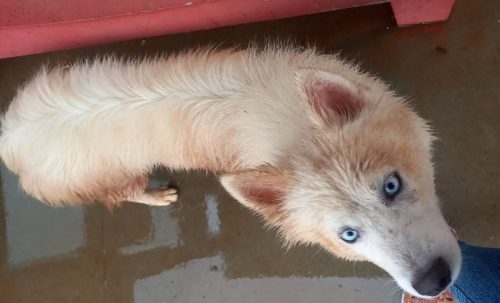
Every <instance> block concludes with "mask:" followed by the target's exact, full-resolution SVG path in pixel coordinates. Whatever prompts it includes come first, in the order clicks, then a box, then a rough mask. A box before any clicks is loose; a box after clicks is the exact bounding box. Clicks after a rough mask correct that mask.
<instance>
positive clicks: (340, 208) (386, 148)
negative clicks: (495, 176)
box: [221, 69, 461, 297]
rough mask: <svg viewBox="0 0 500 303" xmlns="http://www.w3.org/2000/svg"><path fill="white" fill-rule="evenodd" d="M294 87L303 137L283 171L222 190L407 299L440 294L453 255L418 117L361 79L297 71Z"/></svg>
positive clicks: (452, 273) (233, 181)
mask: <svg viewBox="0 0 500 303" xmlns="http://www.w3.org/2000/svg"><path fill="white" fill-rule="evenodd" d="M297 83H298V87H299V94H298V96H300V98H301V99H302V100H303V101H302V102H303V103H304V104H305V105H306V106H305V115H308V117H309V121H310V122H311V123H310V124H311V136H310V137H308V138H304V139H303V141H302V142H301V145H300V147H297V148H296V149H294V150H293V151H292V152H291V153H292V154H291V156H290V160H289V161H290V163H288V164H287V165H285V168H280V169H276V168H272V167H262V168H260V169H255V170H248V171H241V172H239V173H236V174H231V175H226V176H223V177H222V179H221V181H222V184H223V185H224V187H225V188H226V189H227V190H228V191H229V193H231V194H232V195H233V196H234V197H235V198H236V199H237V200H239V201H240V202H241V203H243V204H244V205H246V206H248V207H250V208H251V209H253V210H255V211H256V212H258V213H259V214H261V215H262V216H263V217H264V218H265V219H266V221H267V222H269V223H270V224H271V225H273V226H276V227H278V229H279V231H280V233H281V234H282V235H283V236H284V238H285V240H286V241H287V242H289V243H298V242H306V243H318V244H320V245H322V246H323V247H325V248H326V249H327V250H329V251H330V252H332V253H334V254H336V255H338V256H340V257H344V258H347V259H351V260H368V261H371V262H373V263H375V264H377V265H378V266H380V267H381V268H383V269H384V270H386V271H387V272H388V273H389V274H391V275H392V276H393V277H394V279H395V280H396V281H397V282H398V284H399V285H400V286H401V287H402V288H403V289H405V290H406V291H408V292H410V293H411V294H413V295H417V296H420V297H433V296H436V295H438V294H439V293H441V292H442V291H443V290H444V289H445V288H446V287H448V286H449V285H450V284H451V282H452V281H453V280H454V279H455V278H456V277H457V276H458V273H459V270H460V264H461V255H460V251H459V248H458V245H457V242H456V241H455V239H454V237H453V235H452V233H451V231H450V229H449V227H448V225H447V224H446V222H445V220H444V218H443V216H442V214H441V212H440V209H439V206H438V199H437V197H436V194H435V189H434V176H433V167H432V163H431V141H432V137H431V135H430V134H429V131H428V127H427V125H426V123H425V122H424V121H423V120H422V119H421V118H419V117H418V116H417V115H416V114H415V113H414V112H413V110H412V109H411V108H410V107H409V106H408V105H407V104H406V103H405V102H404V100H402V99H401V98H398V97H396V96H394V95H393V94H392V93H391V92H390V91H388V90H387V89H386V87H385V85H383V84H382V83H381V82H379V81H377V80H375V79H372V78H369V77H367V76H362V75H359V74H356V73H354V74H353V75H351V77H350V79H349V80H348V79H347V78H344V77H341V76H338V75H335V74H333V73H329V72H326V71H320V70H311V69H301V70H299V71H298V72H297Z"/></svg>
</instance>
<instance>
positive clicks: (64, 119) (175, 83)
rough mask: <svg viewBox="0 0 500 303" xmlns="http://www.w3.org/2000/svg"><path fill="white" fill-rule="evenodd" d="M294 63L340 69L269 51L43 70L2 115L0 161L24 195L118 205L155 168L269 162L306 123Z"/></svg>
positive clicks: (303, 55) (329, 61)
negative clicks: (19, 179)
mask: <svg viewBox="0 0 500 303" xmlns="http://www.w3.org/2000/svg"><path fill="white" fill-rule="evenodd" d="M298 66H303V67H311V68H312V67H325V66H330V67H333V68H336V69H341V68H342V67H343V65H341V64H340V63H339V62H337V60H335V59H334V58H332V57H322V56H318V55H316V54H314V52H312V51H305V52H301V51H295V50H291V49H290V50H288V49H278V48H270V49H268V50H265V51H256V50H253V49H249V50H243V51H236V50H224V51H213V50H206V51H196V52H191V53H185V54H180V55H176V56H172V57H169V58H160V57H159V58H154V59H146V60H140V61H130V60H119V59H112V58H106V59H101V60H97V61H95V62H90V63H89V62H85V63H81V64H75V65H72V66H66V67H57V68H54V69H51V70H48V69H43V70H42V71H41V72H39V73H38V74H37V75H36V76H35V77H34V78H33V79H32V80H31V81H30V82H28V83H27V84H26V85H25V86H24V87H23V88H22V89H20V91H19V92H18V94H17V96H16V98H15V99H14V101H13V102H12V104H11V105H10V108H9V109H8V111H7V112H6V114H5V116H4V117H3V120H2V136H1V138H0V154H1V157H2V158H3V160H4V161H5V163H6V165H7V166H8V167H9V168H10V169H11V170H13V171H14V172H15V173H17V174H19V175H20V177H21V184H22V187H23V188H24V189H25V190H26V191H27V192H28V193H29V194H31V195H33V196H35V197H37V198H38V199H40V200H43V201H46V202H48V203H52V204H59V203H63V202H66V203H75V202H82V201H84V200H105V201H106V200H112V201H113V202H118V201H120V200H123V199H126V198H128V197H130V195H132V194H133V193H134V192H136V191H138V190H142V189H143V188H144V186H145V182H146V181H145V179H146V178H145V176H146V175H147V172H148V171H149V170H150V169H151V168H152V167H153V166H155V165H164V166H167V167H169V168H172V169H205V170H209V171H213V172H231V171H235V170H237V169H243V168H251V167H256V166H258V165H261V164H271V165H277V164H279V162H280V161H281V159H282V157H283V155H284V154H286V153H287V151H288V150H289V149H290V148H293V145H294V144H298V141H299V140H298V138H299V137H300V136H302V135H304V131H305V130H304V129H305V127H306V124H307V120H306V118H305V117H304V114H303V107H302V106H301V105H300V104H299V102H298V98H297V90H296V86H295V79H294V70H295V68H296V67H298Z"/></svg>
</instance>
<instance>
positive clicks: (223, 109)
mask: <svg viewBox="0 0 500 303" xmlns="http://www.w3.org/2000/svg"><path fill="white" fill-rule="evenodd" d="M431 143H432V136H431V135H430V133H429V130H428V126H427V125H426V122H425V121H424V120H422V119H421V118H420V117H419V116H418V115H417V114H416V113H415V112H414V111H413V110H412V108H411V107H410V106H409V105H408V104H407V102H406V101H405V100H404V99H403V98H401V97H398V96H396V95H395V94H394V93H393V92H392V91H390V90H389V89H388V87H387V86H386V85H385V84H384V83H383V82H381V81H380V80H378V79H376V78H374V77H371V76H369V75H367V74H365V73H362V72H360V71H359V70H358V68H356V67H354V66H352V65H350V64H346V63H344V62H342V61H341V60H339V59H338V58H337V57H335V56H330V55H322V54H318V53H317V52H316V51H314V50H296V49H293V48H286V47H285V48H279V47H268V48H266V49H263V50H257V49H253V48H250V49H246V50H234V49H229V50H220V51H219V50H200V51H193V52H187V53H182V54H178V55H175V56H170V57H157V58H153V59H146V60H139V61H132V60H120V59H112V58H106V59H99V60H96V61H94V62H85V63H80V64H74V65H71V66H62V67H56V68H53V69H47V68H45V69H43V70H42V71H41V72H39V73H38V74H37V75H36V76H35V77H34V78H33V79H32V80H31V81H29V82H28V83H27V84H26V85H25V86H23V87H22V88H21V89H20V90H19V91H18V93H17V96H16V97H15V99H14V100H13V102H12V103H11V105H10V107H9V109H8V111H7V112H6V113H5V115H4V117H3V119H2V135H1V137H0V154H1V157H2V158H3V160H4V162H5V163H6V165H7V166H8V167H9V169H11V170H12V171H13V172H15V173H16V174H18V175H19V176H20V182H21V186H22V188H23V189H24V190H25V191H26V192H27V193H28V194H30V195H32V196H34V197H36V198H37V199H39V200H41V201H44V202H47V203H49V204H51V205H61V204H76V203H82V202H85V201H95V200H97V201H101V202H103V203H105V204H107V205H110V206H113V205H117V204H119V203H121V202H122V201H134V202H139V203H145V204H149V205H168V204H169V203H171V202H174V201H176V199H177V192H176V191H175V189H172V188H156V189H147V184H148V173H149V172H150V171H151V170H152V169H153V168H154V167H155V166H158V165H161V166H165V167H168V168H170V169H174V170H175V169H183V170H185V169H198V170H199V169H201V170H206V171H209V172H213V173H216V174H220V175H221V182H222V185H223V186H224V187H225V188H226V189H227V191H228V192H229V193H230V194H231V195H232V196H233V197H235V198H236V199H237V200H238V201H239V202H241V203H243V204H244V205H246V206H247V207H249V208H251V209H253V210H254V211H256V212H257V213H259V214H261V215H262V216H263V217H264V218H265V220H266V221H267V222H268V223H269V224H270V225H272V226H275V227H277V228H278V229H279V231H280V233H281V234H282V235H283V237H284V239H285V241H286V242H287V243H288V244H293V243H318V244H320V245H322V246H323V247H325V248H326V249H328V250H329V251H331V252H332V253H334V254H336V255H338V256H341V257H344V258H347V259H350V260H369V261H371V262H373V263H375V264H377V265H379V266H380V267H382V268H383V269H385V270H386V271H387V272H388V273H389V274H391V275H392V276H393V277H394V278H395V280H396V281H397V282H398V283H399V285H400V286H401V287H402V288H404V289H405V290H407V291H408V292H410V293H412V294H414V295H417V296H421V297H432V296H436V295H438V294H439V293H440V292H441V291H443V290H444V289H445V288H446V287H447V286H448V285H449V284H450V283H451V282H452V281H453V280H454V279H455V278H456V277H457V275H458V272H459V268H460V263H461V256H460V251H459V248H458V245H457V243H456V241H455V239H454V237H453V235H452V233H451V232H450V230H449V228H448V226H447V224H446V222H445V220H444V219H443V216H442V215H441V212H440V210H439V207H438V198H437V197H436V194H435V189H434V176H433V167H432V163H431Z"/></svg>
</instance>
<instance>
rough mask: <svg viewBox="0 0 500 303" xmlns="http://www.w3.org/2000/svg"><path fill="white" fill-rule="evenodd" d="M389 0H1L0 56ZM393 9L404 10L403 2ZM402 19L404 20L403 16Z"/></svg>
mask: <svg viewBox="0 0 500 303" xmlns="http://www.w3.org/2000/svg"><path fill="white" fill-rule="evenodd" d="M387 1H388V0H315V1H310V0H191V1H188V0H106V1H102V0H83V1H82V0H45V1H43V0H2V2H3V3H2V9H0V58H5V57H14V56H21V55H27V54H36V53H42V52H48V51H53V50H60V49H69V48H76V47H82V46H88V45H96V44H102V43H109V42H115V41H123V40H130V39H136V38H141V37H148V36H158V35H164V34H169V33H179V32H189V31H195V30H202V29H211V28H216V27H222V26H227V25H234V24H242V23H250V22H257V21H264V20H273V19H279V18H286V17H292V16H298V15H306V14H313V13H318V12H324V11H332V10H338V9H343V8H348V7H354V6H363V5H369V4H376V3H382V2H387ZM411 1H417V2H433V1H446V0H427V1H420V0H402V1H393V2H394V3H393V7H395V8H400V9H401V11H403V12H404V11H405V6H404V4H405V2H411ZM403 20H406V19H404V18H403Z"/></svg>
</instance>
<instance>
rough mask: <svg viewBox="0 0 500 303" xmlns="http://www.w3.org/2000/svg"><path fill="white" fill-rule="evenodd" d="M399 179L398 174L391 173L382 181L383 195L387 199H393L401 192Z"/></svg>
mask: <svg viewBox="0 0 500 303" xmlns="http://www.w3.org/2000/svg"><path fill="white" fill-rule="evenodd" d="M402 185H403V184H402V181H401V177H399V175H398V173H393V174H391V175H390V176H389V177H387V179H385V181H384V195H385V197H386V198H387V199H393V198H394V197H395V196H396V195H397V194H398V193H399V192H400V190H401V187H402Z"/></svg>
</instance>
